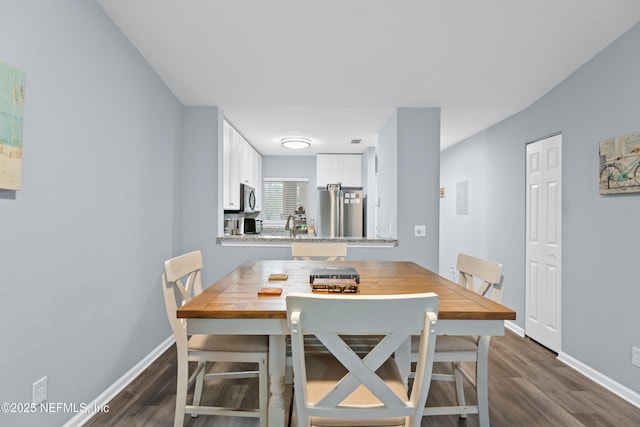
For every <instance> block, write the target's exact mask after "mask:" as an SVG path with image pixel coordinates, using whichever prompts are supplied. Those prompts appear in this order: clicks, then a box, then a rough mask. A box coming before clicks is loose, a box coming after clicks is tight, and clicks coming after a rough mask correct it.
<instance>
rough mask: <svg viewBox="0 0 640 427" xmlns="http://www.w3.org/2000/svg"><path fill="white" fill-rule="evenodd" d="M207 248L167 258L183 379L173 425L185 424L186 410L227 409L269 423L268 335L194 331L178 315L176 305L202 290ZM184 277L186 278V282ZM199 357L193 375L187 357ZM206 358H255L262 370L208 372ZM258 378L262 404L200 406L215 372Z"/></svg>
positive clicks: (168, 300) (168, 295)
mask: <svg viewBox="0 0 640 427" xmlns="http://www.w3.org/2000/svg"><path fill="white" fill-rule="evenodd" d="M201 269H202V254H201V253H200V251H194V252H190V253H187V254H184V255H181V256H178V257H175V258H172V259H170V260H168V261H165V263H164V272H163V273H162V289H163V291H164V292H163V293H164V300H165V305H166V309H167V317H168V318H169V323H170V324H171V329H172V330H173V334H174V336H175V338H176V349H177V354H178V380H177V391H176V412H175V419H174V426H175V427H177V426H182V425H183V422H184V414H185V412H186V413H190V414H192V417H195V416H197V415H198V414H203V415H224V416H240V417H254V418H260V426H266V425H267V409H268V408H267V403H268V376H267V354H268V350H269V341H268V337H266V336H250V335H246V336H244V335H192V336H190V337H188V336H187V330H186V322H185V321H184V319H178V318H177V317H176V310H177V309H178V307H179V304H178V301H180V306H181V305H184V304H185V303H187V302H188V301H190V300H191V299H192V298H193V297H194V296H196V295H198V294H199V293H201V292H202V278H201V274H200V270H201ZM183 280H184V282H183ZM194 361H195V362H197V367H196V368H195V370H194V372H193V373H192V374H191V376H189V364H188V362H194ZM207 362H244V363H255V364H256V365H257V370H255V371H241V372H220V373H206V368H207V366H206V364H207ZM256 377H257V378H258V381H259V386H258V388H259V399H258V400H259V408H258V409H256V410H240V409H238V408H222V407H211V406H200V400H201V397H202V388H203V383H204V380H209V379H214V378H227V379H239V378H256ZM194 381H195V383H196V386H195V390H194V393H193V403H192V405H187V390H188V388H189V387H190V386H191V384H193V382H194Z"/></svg>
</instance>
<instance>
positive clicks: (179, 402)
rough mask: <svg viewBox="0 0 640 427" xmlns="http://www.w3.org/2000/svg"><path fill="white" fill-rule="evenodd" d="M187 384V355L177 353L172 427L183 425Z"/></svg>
mask: <svg viewBox="0 0 640 427" xmlns="http://www.w3.org/2000/svg"><path fill="white" fill-rule="evenodd" d="M188 383H189V361H188V359H187V355H186V354H183V353H182V352H180V351H178V380H177V386H176V414H175V418H174V420H173V426H174V427H182V426H183V425H184V409H185V406H187V386H188Z"/></svg>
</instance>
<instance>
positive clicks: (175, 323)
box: [162, 251, 202, 348]
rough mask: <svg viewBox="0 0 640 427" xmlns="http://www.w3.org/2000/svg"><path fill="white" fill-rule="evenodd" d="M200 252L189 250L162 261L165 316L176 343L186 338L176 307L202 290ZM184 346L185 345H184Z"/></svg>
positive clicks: (183, 343)
mask: <svg viewBox="0 0 640 427" xmlns="http://www.w3.org/2000/svg"><path fill="white" fill-rule="evenodd" d="M201 269H202V253H201V252H200V251H193V252H189V253H187V254H184V255H180V256H177V257H175V258H171V259H170V260H167V261H165V262H164V272H163V273H162V290H163V293H164V304H165V307H166V309H167V317H168V318H169V323H170V324H171V329H172V330H173V335H174V336H175V338H176V343H177V344H178V345H185V346H186V340H187V330H186V322H184V319H178V317H177V313H176V311H177V310H178V307H181V306H183V305H184V304H186V303H187V302H189V301H191V299H192V298H193V297H195V296H196V295H198V294H200V293H201V292H202V276H201V274H200V270H201ZM185 348H186V347H185Z"/></svg>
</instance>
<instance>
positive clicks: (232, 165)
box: [222, 120, 240, 209]
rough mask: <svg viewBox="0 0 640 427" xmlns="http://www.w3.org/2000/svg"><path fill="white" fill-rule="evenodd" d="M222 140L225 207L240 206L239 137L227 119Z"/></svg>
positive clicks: (235, 207)
mask: <svg viewBox="0 0 640 427" xmlns="http://www.w3.org/2000/svg"><path fill="white" fill-rule="evenodd" d="M222 132H223V140H222V144H223V145H222V153H223V158H222V169H223V174H224V177H223V189H224V196H223V200H224V209H239V208H240V181H239V171H238V161H237V156H236V151H237V145H238V141H237V137H236V134H237V132H236V130H235V129H234V128H233V127H232V126H231V125H230V124H229V123H228V122H227V121H226V120H225V121H223V130H222Z"/></svg>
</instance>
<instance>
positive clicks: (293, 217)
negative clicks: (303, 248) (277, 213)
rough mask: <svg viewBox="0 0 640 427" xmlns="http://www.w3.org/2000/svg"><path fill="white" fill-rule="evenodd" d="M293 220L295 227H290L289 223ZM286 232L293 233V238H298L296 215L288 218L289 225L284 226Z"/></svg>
mask: <svg viewBox="0 0 640 427" xmlns="http://www.w3.org/2000/svg"><path fill="white" fill-rule="evenodd" d="M291 220H293V221H292V222H293V227H291V226H289V221H291ZM284 229H285V230H290V231H291V236H292V237H296V217H295V216H294V215H289V217H288V218H287V223H286V224H285V226H284Z"/></svg>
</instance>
